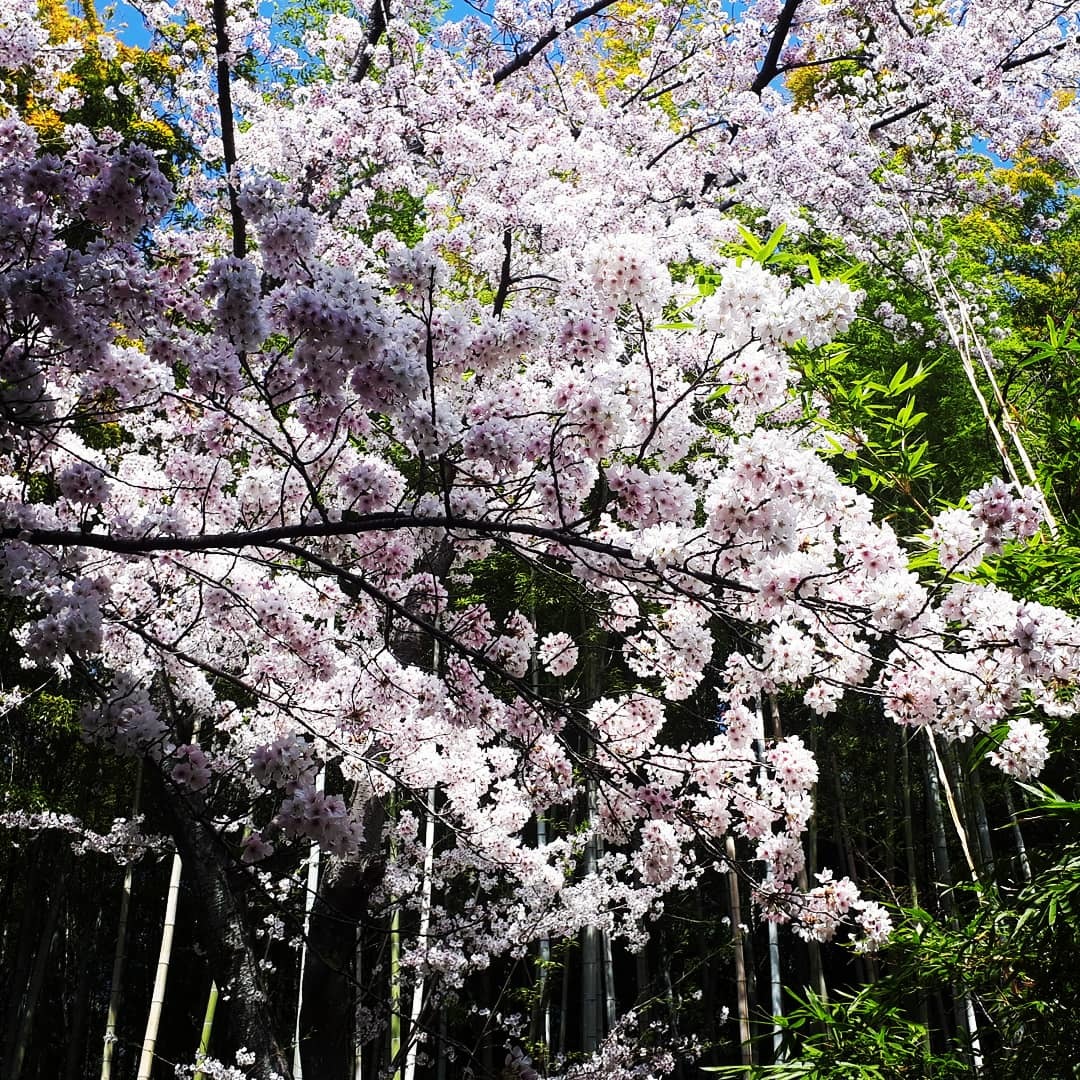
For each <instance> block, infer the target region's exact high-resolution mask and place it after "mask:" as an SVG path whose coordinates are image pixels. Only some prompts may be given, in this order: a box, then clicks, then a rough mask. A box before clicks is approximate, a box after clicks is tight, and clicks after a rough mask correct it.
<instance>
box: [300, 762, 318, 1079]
mask: <svg viewBox="0 0 1080 1080" xmlns="http://www.w3.org/2000/svg"><path fill="white" fill-rule="evenodd" d="M325 783H326V770H325V769H320V770H319V771H318V773H317V774H316V776H315V790H316V791H317V792H322V790H323V787H324V785H325ZM321 854H322V849H321V848H320V847H319V845H318V844H317V843H316V842H315V841H314V840H312V842H311V848H310V850H309V851H308V858H307V890H306V892H305V893H304V940H303V944H302V945H301V946H300V985H299V987H298V988H297V991H296V1024H295V1026H294V1028H293V1061H292V1069H293V1080H303V1076H304V1066H303V1062H302V1061H301V1057H300V1014H301V1013H302V1012H303V1011H304V974H305V972H306V971H307V954H308V933H309V932H310V930H311V911H312V909H313V908H314V906H315V896H316V895H317V893H318V891H319V861H320V856H321Z"/></svg>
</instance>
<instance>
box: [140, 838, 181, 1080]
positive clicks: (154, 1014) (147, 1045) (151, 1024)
mask: <svg viewBox="0 0 1080 1080" xmlns="http://www.w3.org/2000/svg"><path fill="white" fill-rule="evenodd" d="M182 872H183V865H182V863H181V860H180V856H179V854H177V855H174V856H173V861H172V873H171V875H170V876H169V896H168V900H167V901H166V903H165V925H164V927H163V928H162V931H161V948H160V949H159V950H158V962H157V974H156V975H155V976H154V991H153V994H152V996H151V998H150V1012H149V1014H148V1016H147V1018H146V1034H145V1035H144V1036H143V1045H142V1053H141V1054H140V1055H139V1073H138V1080H150V1071H151V1069H152V1068H153V1066H154V1048H155V1047H156V1046H157V1036H158V1028H159V1027H160V1025H161V1010H162V1007H163V1006H164V1004H165V987H166V985H167V983H168V981H169V961H170V960H171V958H172V945H173V934H174V932H175V930H176V905H177V901H178V899H179V897H180V875H181V873H182Z"/></svg>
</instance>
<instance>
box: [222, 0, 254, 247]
mask: <svg viewBox="0 0 1080 1080" xmlns="http://www.w3.org/2000/svg"><path fill="white" fill-rule="evenodd" d="M214 49H215V51H216V53H217V100H218V112H219V113H220V115H221V146H222V149H223V151H224V155H225V182H226V184H228V187H229V215H230V217H231V218H232V239H233V255H235V256H236V257H237V258H238V259H242V258H243V257H244V256H245V255H246V254H247V222H246V221H245V220H244V214H243V212H242V211H241V209H240V203H239V201H238V199H237V191H236V183H235V180H236V177H235V173H234V171H233V170H234V169H235V168H236V125H235V123H234V121H233V106H232V87H231V86H230V79H231V78H232V75H231V73H230V71H229V31H228V10H227V7H226V0H214Z"/></svg>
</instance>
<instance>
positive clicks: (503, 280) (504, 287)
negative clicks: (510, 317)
mask: <svg viewBox="0 0 1080 1080" xmlns="http://www.w3.org/2000/svg"><path fill="white" fill-rule="evenodd" d="M512 242H513V237H512V236H511V235H510V230H509V229H506V230H504V231H503V261H502V270H501V271H500V272H499V288H498V290H497V291H496V293H495V303H494V304H493V305H492V312H493V313H494V315H495V317H496V318H498V317H499V316H500V315H501V314H502V313H503V308H504V307H505V306H506V295H507V293H508V292H509V291H510V250H511V244H512Z"/></svg>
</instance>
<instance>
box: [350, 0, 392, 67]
mask: <svg viewBox="0 0 1080 1080" xmlns="http://www.w3.org/2000/svg"><path fill="white" fill-rule="evenodd" d="M389 14H390V3H389V0H374V3H373V4H372V5H371V14H370V15H369V16H368V32H367V36H366V37H365V38H364V45H363V48H362V50H361V52H360V59H359V60H357V61H356V67H355V68H354V69H353V82H363V81H364V78H365V77H366V75H367V73H368V71H369V70H370V69H371V57H372V55H373V50H374V48H375V46H376V45H377V44H378V43H379V38H381V37H382V36H383V33H384V32H385V30H386V20H387V18H388V16H389Z"/></svg>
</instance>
